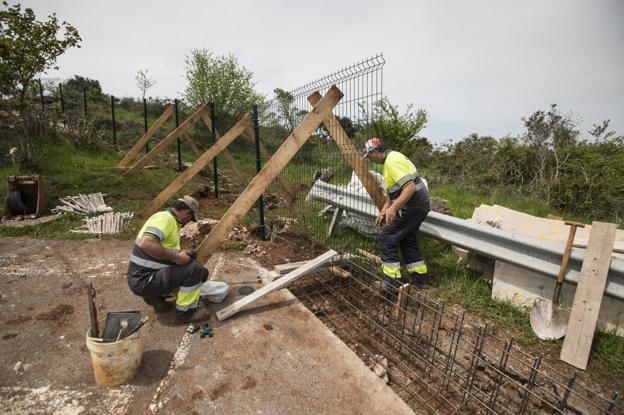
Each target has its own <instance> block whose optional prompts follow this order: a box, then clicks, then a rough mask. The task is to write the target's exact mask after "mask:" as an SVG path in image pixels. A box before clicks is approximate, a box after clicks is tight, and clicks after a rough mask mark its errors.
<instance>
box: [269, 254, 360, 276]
mask: <svg viewBox="0 0 624 415" xmlns="http://www.w3.org/2000/svg"><path fill="white" fill-rule="evenodd" d="M354 257H355V255H352V254H344V255H339V256H337V257H336V258H334V259H333V260H332V262H331V265H340V264H343V263H344V262H346V261H349V260H351V259H353V258H354ZM310 261H311V260H306V261H298V262H287V263H285V264H278V265H276V266H274V267H273V270H274V271H275V272H277V273H279V274H281V275H284V274H288V273H289V272H291V271H294V270H296V269H297V268H301V267H302V266H304V265H305V264H307V263H308V262H310Z"/></svg>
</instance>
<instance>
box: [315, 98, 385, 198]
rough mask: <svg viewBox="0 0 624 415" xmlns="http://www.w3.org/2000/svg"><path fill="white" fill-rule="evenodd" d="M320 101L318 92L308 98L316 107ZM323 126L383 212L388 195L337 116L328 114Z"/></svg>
mask: <svg viewBox="0 0 624 415" xmlns="http://www.w3.org/2000/svg"><path fill="white" fill-rule="evenodd" d="M320 99H321V94H320V93H319V92H318V91H317V92H315V93H314V94H312V95H310V96H309V97H308V101H309V102H310V104H312V105H316V103H317V102H319V100H320ZM323 125H325V128H327V131H329V135H330V136H331V138H333V139H334V141H335V142H336V144H338V148H339V149H340V152H341V153H342V155H343V157H344V158H345V160H347V163H349V165H350V166H351V168H352V169H353V171H355V174H357V176H358V178H359V179H360V181H361V182H362V184H363V185H364V188H365V189H366V191H367V192H368V194H369V195H370V197H371V199H373V202H375V205H376V206H377V208H378V209H379V210H381V208H383V205H384V203H386V194H385V193H384V190H383V189H382V187H381V185H380V184H379V182H378V181H377V179H376V178H375V176H373V175H372V174H371V172H370V171H369V170H368V168H367V167H366V164H365V163H364V160H362V156H361V155H360V153H359V152H358V151H357V149H356V148H355V146H354V145H353V142H352V141H351V139H350V138H349V136H348V135H347V133H346V132H345V130H344V129H343V128H342V126H341V125H340V122H339V121H338V119H337V118H336V116H335V115H334V114H333V113H331V112H330V113H329V114H327V116H326V117H325V119H324V120H323Z"/></svg>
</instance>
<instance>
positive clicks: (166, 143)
mask: <svg viewBox="0 0 624 415" xmlns="http://www.w3.org/2000/svg"><path fill="white" fill-rule="evenodd" d="M205 111H206V106H205V105H204V106H202V107H200V108H199V109H198V110H197V111H195V113H194V114H193V115H191V116H190V117H189V118H187V119H186V120H184V122H183V123H182V124H180V126H179V127H178V128H176V129H175V130H173V131H172V132H170V133H169V135H168V136H167V137H165V138H163V139H162V141H161V142H160V143H158V144H156V146H154V148H153V149H152V151H150V152H149V153H147V154H146V155H144V156H143V158H142V159H141V160H139V161H137V162H136V163H135V164H134V166H132V167H130V169H128V170H127V171H126V172H125V173H124V176H128V175H131V174H135V173H137V172H139V171H141V169H142V168H143V167H145V165H146V164H147V163H149V162H150V161H152V160H154V159H155V158H156V156H157V155H159V154H160V153H161V152H162V151H163V150H164V149H165V148H167V147H169V145H171V144H172V143H173V142H174V140H175V139H176V138H178V137H179V136H180V135H181V134H183V133H184V132H185V131H186V130H188V129H189V128H191V126H192V125H193V124H195V123H196V122H197V120H199V117H201V115H202V114H203V113H204V112H205Z"/></svg>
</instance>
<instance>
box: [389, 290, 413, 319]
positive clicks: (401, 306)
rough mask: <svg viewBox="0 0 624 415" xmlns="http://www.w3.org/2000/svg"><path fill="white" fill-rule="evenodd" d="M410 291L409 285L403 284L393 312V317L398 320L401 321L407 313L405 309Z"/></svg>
mask: <svg viewBox="0 0 624 415" xmlns="http://www.w3.org/2000/svg"><path fill="white" fill-rule="evenodd" d="M409 289H410V285H409V284H403V286H401V288H399V294H398V297H397V302H396V304H395V306H394V310H393V315H394V318H396V319H399V318H400V317H401V316H402V315H403V314H404V313H405V307H407V299H408V298H409Z"/></svg>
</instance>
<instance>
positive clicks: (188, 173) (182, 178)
mask: <svg viewBox="0 0 624 415" xmlns="http://www.w3.org/2000/svg"><path fill="white" fill-rule="evenodd" d="M249 123H251V114H247V115H246V116H245V117H243V118H242V119H241V120H240V121H239V122H238V123H236V125H235V126H234V127H232V129H231V130H230V131H228V132H227V133H226V134H225V135H224V136H223V137H221V139H220V140H219V141H217V142H216V143H215V144H213V146H212V147H210V148H209V149H208V150H206V152H205V153H204V154H202V155H201V156H200V157H199V158H198V159H197V160H195V162H194V163H193V164H192V165H191V167H189V168H188V169H186V170H185V171H184V172H182V173H180V175H179V176H178V177H176V178H175V179H174V180H173V181H172V182H171V183H170V184H169V186H167V187H166V188H165V189H164V190H163V191H162V192H160V194H159V195H158V196H156V197H155V198H154V199H153V200H152V201H151V202H150V203H149V204H148V205H147V206H145V208H143V210H142V211H141V212H139V214H138V216H139V217H141V218H142V219H147V218H148V217H150V216H151V215H153V214H154V213H155V212H156V211H157V210H158V209H160V207H161V206H162V205H163V204H164V203H165V202H166V201H167V200H169V198H170V197H172V196H173V195H174V194H175V193H176V192H177V191H178V190H180V189H181V188H182V187H183V186H184V185H185V184H187V183H188V182H189V181H191V179H192V178H193V177H195V175H196V174H197V173H199V172H200V171H201V170H202V169H203V168H204V167H205V166H206V164H208V162H210V161H211V160H212V159H213V158H214V157H215V156H216V155H217V154H219V153H220V152H221V151H222V150H223V149H224V148H225V147H227V146H228V145H229V144H230V143H231V142H232V141H234V139H235V138H236V137H238V136H239V135H240V134H241V133H242V132H243V130H244V129H245V126H246V125H247V124H249Z"/></svg>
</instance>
